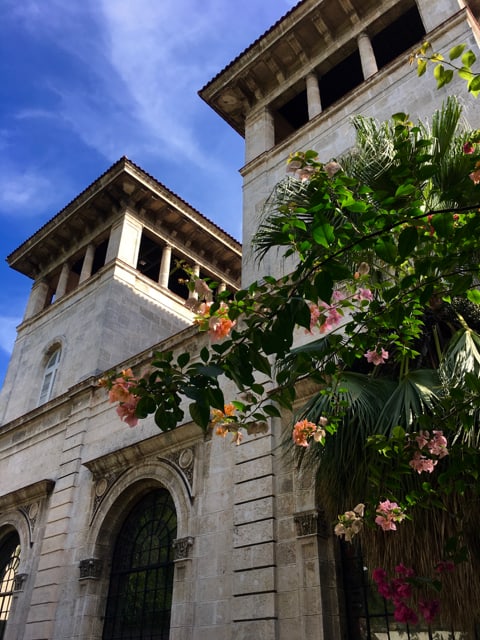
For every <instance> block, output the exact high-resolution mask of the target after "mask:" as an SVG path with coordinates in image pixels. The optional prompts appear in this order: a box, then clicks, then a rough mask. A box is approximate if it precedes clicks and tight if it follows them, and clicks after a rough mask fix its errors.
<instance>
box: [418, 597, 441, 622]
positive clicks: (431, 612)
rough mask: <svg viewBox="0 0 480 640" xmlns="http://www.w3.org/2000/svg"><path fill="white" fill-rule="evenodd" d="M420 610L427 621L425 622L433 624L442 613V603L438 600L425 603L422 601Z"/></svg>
mask: <svg viewBox="0 0 480 640" xmlns="http://www.w3.org/2000/svg"><path fill="white" fill-rule="evenodd" d="M418 610H419V611H420V613H421V614H422V616H423V617H424V619H425V622H429V623H430V622H433V621H434V619H435V618H436V616H437V615H438V613H439V611H440V602H439V601H438V600H430V601H428V602H425V601H424V600H420V601H419V603H418Z"/></svg>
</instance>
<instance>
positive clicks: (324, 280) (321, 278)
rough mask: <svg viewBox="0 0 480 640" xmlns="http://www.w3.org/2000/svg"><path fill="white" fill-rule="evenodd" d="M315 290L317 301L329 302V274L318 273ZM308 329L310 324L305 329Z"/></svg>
mask: <svg viewBox="0 0 480 640" xmlns="http://www.w3.org/2000/svg"><path fill="white" fill-rule="evenodd" d="M315 289H316V290H317V295H318V298H319V300H323V301H324V302H330V298H331V297H332V292H333V279H332V277H331V275H330V273H329V272H327V271H320V273H318V274H317V275H316V276H315ZM309 327H310V324H309V325H308V327H307V328H309Z"/></svg>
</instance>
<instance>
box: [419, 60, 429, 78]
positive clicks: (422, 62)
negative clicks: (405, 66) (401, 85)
mask: <svg viewBox="0 0 480 640" xmlns="http://www.w3.org/2000/svg"><path fill="white" fill-rule="evenodd" d="M426 70H427V60H425V59H423V58H418V59H417V75H418V76H419V77H420V76H423V74H424V73H425V71H426Z"/></svg>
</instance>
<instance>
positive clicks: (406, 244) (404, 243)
mask: <svg viewBox="0 0 480 640" xmlns="http://www.w3.org/2000/svg"><path fill="white" fill-rule="evenodd" d="M417 242H418V231H417V228H416V227H407V228H406V229H404V230H403V231H402V233H401V234H400V237H399V238H398V253H399V255H400V258H402V260H404V259H405V258H407V257H408V256H409V255H410V254H411V253H412V251H413V250H414V249H415V247H416V246H417Z"/></svg>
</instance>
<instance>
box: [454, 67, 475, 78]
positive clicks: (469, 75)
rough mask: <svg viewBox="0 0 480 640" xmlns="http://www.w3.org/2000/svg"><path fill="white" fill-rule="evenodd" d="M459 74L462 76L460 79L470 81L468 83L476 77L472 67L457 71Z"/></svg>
mask: <svg viewBox="0 0 480 640" xmlns="http://www.w3.org/2000/svg"><path fill="white" fill-rule="evenodd" d="M457 73H458V75H459V76H460V78H463V79H464V80H468V81H470V80H471V79H472V78H473V76H474V73H473V71H472V70H471V69H470V67H461V69H457Z"/></svg>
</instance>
